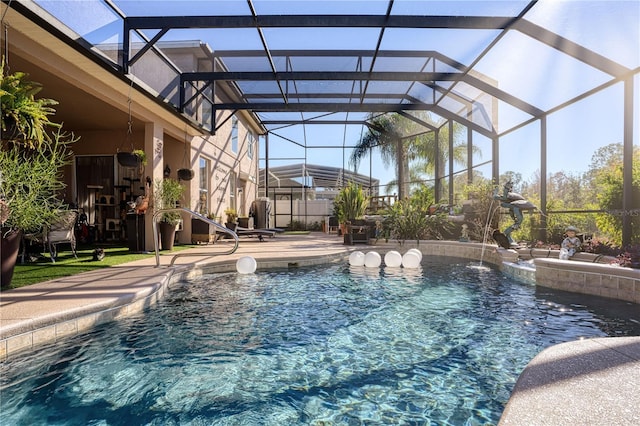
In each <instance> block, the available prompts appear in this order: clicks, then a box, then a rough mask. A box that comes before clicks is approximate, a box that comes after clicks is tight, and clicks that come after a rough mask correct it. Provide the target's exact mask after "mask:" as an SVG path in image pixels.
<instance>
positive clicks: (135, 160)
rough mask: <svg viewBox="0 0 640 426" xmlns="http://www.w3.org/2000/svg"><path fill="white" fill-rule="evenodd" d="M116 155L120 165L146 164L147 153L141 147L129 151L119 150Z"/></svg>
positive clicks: (140, 165)
mask: <svg viewBox="0 0 640 426" xmlns="http://www.w3.org/2000/svg"><path fill="white" fill-rule="evenodd" d="M116 156H117V159H118V164H120V165H121V166H122V167H129V168H142V167H144V166H146V165H147V154H146V153H145V152H144V151H143V150H141V149H134V150H132V151H130V152H128V151H121V152H118V153H117V154H116Z"/></svg>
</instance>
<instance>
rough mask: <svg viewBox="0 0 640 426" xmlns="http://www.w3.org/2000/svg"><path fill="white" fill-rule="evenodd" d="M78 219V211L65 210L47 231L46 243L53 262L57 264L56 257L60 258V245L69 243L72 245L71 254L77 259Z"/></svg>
mask: <svg viewBox="0 0 640 426" xmlns="http://www.w3.org/2000/svg"><path fill="white" fill-rule="evenodd" d="M77 219H78V212H77V211H76V210H63V211H61V212H60V217H59V218H58V220H56V221H55V222H54V223H52V224H51V227H50V228H49V229H48V230H47V233H46V236H45V241H46V244H47V246H48V247H49V254H50V255H51V261H52V262H54V263H55V261H56V257H58V244H64V243H69V244H70V245H71V252H72V253H73V256H74V257H75V258H76V259H77V258H78V255H77V253H76V234H75V225H76V220H77Z"/></svg>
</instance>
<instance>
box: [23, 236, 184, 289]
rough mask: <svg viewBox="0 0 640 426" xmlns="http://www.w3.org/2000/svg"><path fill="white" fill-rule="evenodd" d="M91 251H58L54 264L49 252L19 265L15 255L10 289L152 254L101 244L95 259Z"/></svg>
mask: <svg viewBox="0 0 640 426" xmlns="http://www.w3.org/2000/svg"><path fill="white" fill-rule="evenodd" d="M191 247H194V246H193V245H180V246H174V249H173V251H180V250H184V249H187V248H191ZM93 250H94V247H86V248H85V247H79V248H78V252H77V253H78V258H77V259H76V258H75V257H73V255H72V254H71V252H70V251H64V252H61V253H59V254H58V257H57V258H56V263H53V262H51V259H50V258H49V255H45V256H44V257H41V258H39V259H38V261H36V262H25V263H24V264H20V258H18V264H17V265H16V267H15V269H14V271H13V279H12V280H11V287H10V288H18V287H24V286H27V285H30V284H35V283H40V282H43V281H49V280H53V279H56V278H62V277H68V276H71V275H75V274H79V273H81V272H86V271H93V270H96V269H102V268H109V267H111V266H115V265H121V264H123V263H127V262H132V261H134V260H139V259H144V258H148V257H153V256H155V253H153V252H151V253H148V254H134V253H131V252H130V251H129V249H128V248H127V247H104V252H105V255H106V256H105V258H104V259H103V260H100V261H97V260H93ZM163 253H166V252H163Z"/></svg>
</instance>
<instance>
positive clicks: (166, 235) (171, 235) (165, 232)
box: [159, 222, 176, 250]
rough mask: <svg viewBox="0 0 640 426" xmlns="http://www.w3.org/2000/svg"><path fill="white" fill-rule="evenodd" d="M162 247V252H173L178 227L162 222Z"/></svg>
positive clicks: (160, 225) (160, 226)
mask: <svg viewBox="0 0 640 426" xmlns="http://www.w3.org/2000/svg"><path fill="white" fill-rule="evenodd" d="M159 228H160V246H161V247H162V250H173V242H174V241H175V239H176V225H174V224H171V223H167V222H160V224H159Z"/></svg>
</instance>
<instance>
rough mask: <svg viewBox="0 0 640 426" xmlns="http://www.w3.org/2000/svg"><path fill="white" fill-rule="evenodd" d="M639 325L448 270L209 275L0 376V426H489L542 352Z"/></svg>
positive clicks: (603, 309) (611, 306) (495, 277)
mask: <svg viewBox="0 0 640 426" xmlns="http://www.w3.org/2000/svg"><path fill="white" fill-rule="evenodd" d="M639 316H640V313H639V311H638V305H633V304H629V303H625V302H620V301H615V300H605V299H599V298H594V297H589V296H584V295H574V294H569V293H560V292H552V291H550V290H540V289H538V290H536V289H535V288H534V287H533V286H529V285H523V284H519V283H517V282H515V281H513V280H511V279H509V278H507V277H505V276H504V275H503V274H502V273H501V272H499V271H497V270H494V269H489V268H486V267H476V266H474V265H471V264H469V263H468V262H467V261H462V260H460V259H453V258H425V259H424V260H423V263H422V269H419V270H405V269H399V270H395V271H394V270H392V269H390V268H387V269H381V270H377V269H376V270H373V271H372V270H367V269H356V268H349V266H345V265H332V266H322V267H314V268H301V269H292V270H277V271H267V272H259V273H257V274H256V275H237V274H235V273H228V274H217V275H210V276H206V277H203V278H202V279H198V280H197V281H194V282H190V283H177V284H175V285H173V286H172V288H171V290H170V291H169V293H168V296H167V298H166V299H164V300H163V301H162V302H160V303H159V305H157V306H155V307H153V308H151V309H150V310H149V311H148V312H146V313H145V314H143V315H139V316H135V317H131V318H127V319H125V320H122V321H118V322H114V323H109V324H105V325H104V326H101V327H99V328H97V329H96V330H95V331H94V332H92V333H90V334H86V335H82V336H78V337H75V338H72V339H68V340H65V341H64V342H62V343H61V344H58V345H50V346H48V347H45V348H43V349H42V350H40V351H38V352H36V353H33V354H28V355H25V356H23V357H20V358H19V359H14V360H11V361H8V362H6V363H3V364H2V367H1V368H2V375H1V379H0V380H1V382H0V385H1V386H2V389H1V396H2V398H1V399H0V412H1V413H2V423H3V424H12V425H35V424H47V425H103V424H104V425H107V424H108V425H137V424H140V425H178V424H179V425H201V424H207V425H209V424H220V425H231V424H232V425H261V424H263V425H296V424H300V425H302V424H304V425H309V424H312V425H325V424H341V425H342V424H425V423H426V424H429V422H433V423H434V424H452V425H459V424H495V423H497V422H498V420H499V418H500V415H501V413H502V410H503V408H504V405H505V404H506V402H507V399H508V398H509V395H510V392H511V389H512V387H513V385H514V383H515V381H516V379H517V377H518V375H519V374H520V372H521V371H522V369H523V368H524V366H525V365H526V364H527V363H528V362H529V361H530V360H531V358H533V356H535V355H536V354H537V353H538V352H539V351H540V350H542V349H543V348H545V347H547V346H550V345H552V344H555V343H559V342H564V341H569V340H574V339H578V338H589V337H600V336H607V335H610V336H623V335H640V322H639V320H640V318H639Z"/></svg>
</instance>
